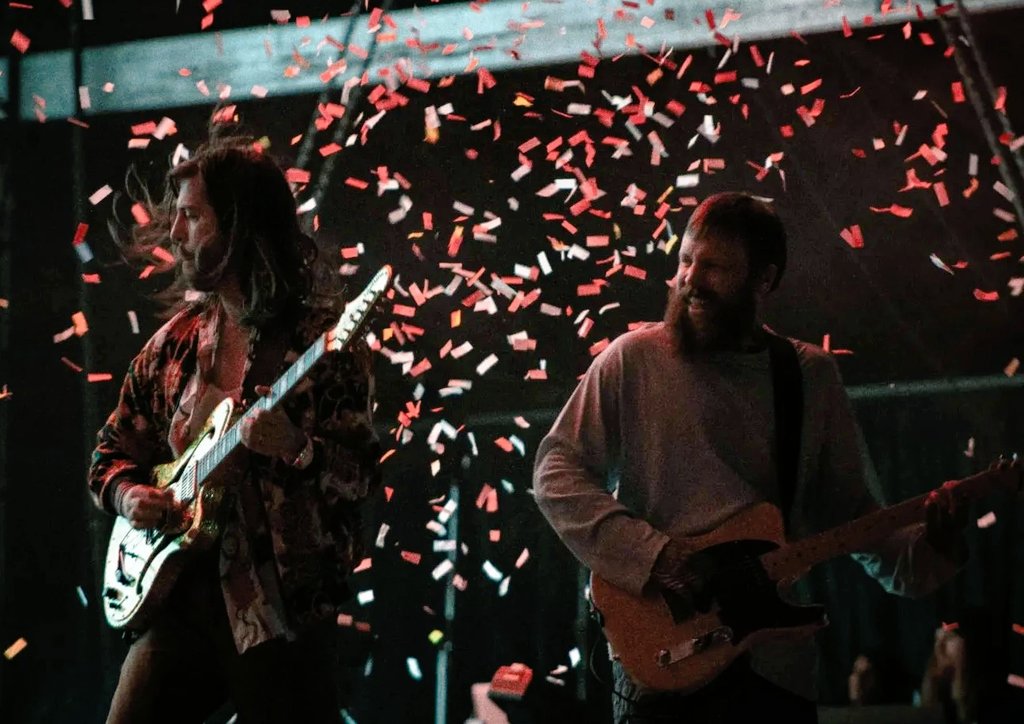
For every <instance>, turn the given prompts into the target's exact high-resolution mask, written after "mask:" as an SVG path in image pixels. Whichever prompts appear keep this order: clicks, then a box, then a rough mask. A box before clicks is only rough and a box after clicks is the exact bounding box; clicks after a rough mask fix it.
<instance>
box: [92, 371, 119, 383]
mask: <svg viewBox="0 0 1024 724" xmlns="http://www.w3.org/2000/svg"><path fill="white" fill-rule="evenodd" d="M112 379H114V376H113V375H112V374H110V373H109V372H90V373H89V374H88V375H87V376H86V380H88V381H89V382H109V381H110V380H112Z"/></svg>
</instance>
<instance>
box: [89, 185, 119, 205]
mask: <svg viewBox="0 0 1024 724" xmlns="http://www.w3.org/2000/svg"><path fill="white" fill-rule="evenodd" d="M113 192H114V189H112V188H110V184H106V185H104V186H102V187H100V188H98V189H96V190H95V191H94V192H93V194H92V196H90V197H89V203H90V204H92V205H93V206H95V205H96V204H98V203H99V202H100V201H102V200H103V199H105V198H107V197H108V196H110V194H112V193H113Z"/></svg>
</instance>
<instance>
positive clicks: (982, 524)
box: [978, 512, 996, 528]
mask: <svg viewBox="0 0 1024 724" xmlns="http://www.w3.org/2000/svg"><path fill="white" fill-rule="evenodd" d="M995 524H996V514H995V513H992V512H988V513H985V515H983V516H981V517H980V518H978V527H979V528H991V527H992V526H993V525H995Z"/></svg>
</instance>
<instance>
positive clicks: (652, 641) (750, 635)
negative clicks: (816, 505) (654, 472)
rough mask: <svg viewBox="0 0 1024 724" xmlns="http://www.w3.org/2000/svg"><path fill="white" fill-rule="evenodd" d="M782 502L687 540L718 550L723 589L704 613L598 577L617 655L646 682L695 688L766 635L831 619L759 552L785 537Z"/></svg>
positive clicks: (596, 595)
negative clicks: (790, 590) (795, 599)
mask: <svg viewBox="0 0 1024 724" xmlns="http://www.w3.org/2000/svg"><path fill="white" fill-rule="evenodd" d="M784 540H785V539H784V536H783V523H782V519H781V517H780V515H779V512H778V509H777V508H775V506H772V505H769V504H766V503H761V504H758V505H755V506H752V507H750V508H747V509H746V510H743V511H741V512H739V513H737V514H736V515H735V516H733V517H732V518H730V519H728V520H727V521H726V522H725V523H723V524H722V525H721V526H719V527H718V528H716V529H715V530H713V531H711V532H710V533H707V534H705V535H701V536H694V537H690V538H686V539H684V540H683V541H682V542H683V543H684V544H685V545H686V546H688V547H690V548H692V549H693V550H695V551H698V550H699V551H704V552H706V553H708V554H709V555H711V556H712V558H713V560H714V561H715V562H716V568H717V569H720V570H721V575H715V576H714V577H713V578H712V582H711V583H712V590H713V591H716V593H720V594H721V595H720V596H716V599H715V600H714V601H712V602H711V603H710V608H708V609H707V610H705V611H703V612H702V611H699V610H698V609H697V608H696V607H695V605H694V603H693V602H692V601H691V600H689V599H688V598H683V597H681V596H676V595H673V594H663V593H662V592H661V591H652V592H650V593H646V594H645V595H643V596H634V595H632V594H631V593H629V592H627V591H624V590H622V589H621V588H618V587H616V586H614V585H612V584H611V583H609V582H607V581H605V580H604V579H602V578H600V577H599V576H597V575H594V576H592V579H591V596H592V598H593V602H594V607H595V608H596V609H597V611H598V612H599V613H600V616H601V620H602V626H603V628H604V632H605V636H606V637H607V638H608V642H609V644H611V648H612V654H613V656H615V657H616V658H617V659H618V660H619V661H620V663H621V664H622V666H623V668H625V670H626V671H627V672H628V673H629V675H630V676H631V677H632V678H633V679H634V681H636V683H638V684H639V685H641V686H642V687H644V688H646V689H650V690H653V691H676V692H682V693H689V692H693V691H696V690H697V689H699V688H701V687H703V686H705V685H706V684H708V683H710V682H711V681H712V680H713V679H714V678H715V677H716V676H718V675H719V674H720V673H722V671H724V670H725V669H726V668H728V666H729V665H730V664H731V663H732V662H733V661H735V660H736V659H737V658H738V657H739V656H740V655H741V654H742V653H743V652H744V651H746V650H748V649H750V648H751V647H752V646H754V645H756V644H758V643H761V642H763V641H769V640H772V639H780V638H786V639H789V638H793V637H796V636H806V635H809V634H811V633H813V632H814V631H816V630H818V629H820V628H821V627H823V626H825V625H826V624H827V619H826V618H825V616H824V610H823V609H822V607H820V606H795V605H793V604H790V603H787V602H785V601H783V600H782V598H781V597H780V596H779V590H778V589H779V581H778V580H774V579H772V578H771V577H769V575H768V574H767V573H766V571H765V570H764V568H763V567H762V566H761V564H760V561H759V557H760V556H761V555H763V554H765V553H768V552H770V551H773V550H775V549H777V548H778V547H779V546H780V545H782V544H783V543H784Z"/></svg>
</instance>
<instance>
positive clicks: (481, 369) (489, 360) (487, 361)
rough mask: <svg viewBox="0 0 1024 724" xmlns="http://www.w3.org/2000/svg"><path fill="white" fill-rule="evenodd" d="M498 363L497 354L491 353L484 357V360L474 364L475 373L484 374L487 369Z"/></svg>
mask: <svg viewBox="0 0 1024 724" xmlns="http://www.w3.org/2000/svg"><path fill="white" fill-rule="evenodd" d="M497 363H498V355H496V354H494V353H491V354H489V355H487V357H486V358H484V361H483V362H481V363H480V364H478V365H477V366H476V373H477V374H478V375H485V374H487V371H488V370H489V369H491V367H493V366H494V365H496V364H497Z"/></svg>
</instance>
